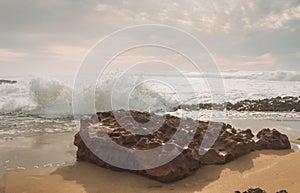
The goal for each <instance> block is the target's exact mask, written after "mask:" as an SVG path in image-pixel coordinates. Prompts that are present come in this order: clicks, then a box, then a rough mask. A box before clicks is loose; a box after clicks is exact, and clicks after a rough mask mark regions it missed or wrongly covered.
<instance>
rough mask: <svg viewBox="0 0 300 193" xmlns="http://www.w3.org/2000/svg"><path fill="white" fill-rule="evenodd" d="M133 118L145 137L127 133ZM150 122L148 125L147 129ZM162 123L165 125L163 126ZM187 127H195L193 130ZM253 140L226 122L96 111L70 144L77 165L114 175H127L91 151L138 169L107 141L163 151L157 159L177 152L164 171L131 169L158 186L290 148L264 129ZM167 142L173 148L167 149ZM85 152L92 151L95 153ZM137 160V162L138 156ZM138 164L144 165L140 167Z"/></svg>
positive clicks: (284, 140)
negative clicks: (92, 166) (206, 167)
mask: <svg viewBox="0 0 300 193" xmlns="http://www.w3.org/2000/svg"><path fill="white" fill-rule="evenodd" d="M129 115H130V116H129ZM115 117H117V118H115ZM132 118H133V119H134V120H135V121H136V122H137V123H141V124H143V125H146V126H147V127H143V128H140V129H143V130H144V131H145V133H147V132H148V134H145V135H143V134H140V133H139V134H134V133H131V132H129V131H128V128H131V127H133V126H134V125H133V124H132V121H131V119H132ZM120 119H122V120H121V122H122V124H121V125H122V126H120V124H119V122H120ZM98 120H99V121H98ZM150 120H151V124H147V123H148V122H149V121H150ZM162 120H163V122H161V121H162ZM126 128H127V129H126ZM191 128H195V129H194V131H192V129H191ZM208 128H209V130H208ZM218 128H219V129H218ZM138 129H139V128H138ZM206 131H207V132H206ZM212 131H215V132H212ZM175 132H176V135H177V136H179V137H177V138H176V140H174V139H173V135H174V134H175ZM149 133H151V134H149ZM215 133H218V134H219V135H218V136H217V139H216V141H215V143H214V145H213V146H212V147H210V148H206V149H205V148H201V149H200V151H199V148H200V146H201V142H202V141H203V139H204V136H205V140H208V141H212V142H213V141H214V139H215V138H216V137H215ZM188 136H189V137H191V141H190V143H189V145H188V146H187V147H181V146H180V145H178V143H179V141H181V140H184V139H187V138H188ZM256 137H257V140H254V139H253V138H254V135H253V134H252V132H251V130H250V129H247V130H236V129H235V128H233V127H232V126H231V125H229V124H225V123H218V122H203V121H195V120H192V119H188V118H182V119H180V118H178V117H175V116H171V115H165V116H160V115H156V114H149V113H145V112H137V111H123V110H120V111H114V112H100V113H97V116H96V115H95V116H92V117H91V118H90V119H85V120H82V121H81V128H80V131H79V132H78V133H77V134H76V135H75V140H74V145H76V146H77V147H78V150H77V160H78V161H87V162H90V163H94V164H96V165H98V166H100V167H104V168H109V169H113V170H118V171H128V170H126V169H122V168H118V167H115V166H112V165H110V164H109V163H112V162H109V161H108V163H107V162H105V161H103V160H101V159H99V158H98V157H97V156H96V155H95V154H94V153H93V152H105V153H107V154H109V159H111V160H114V159H118V160H119V161H121V162H124V163H128V164H130V163H135V164H136V160H133V159H134V158H132V157H131V158H130V159H129V158H128V156H126V151H124V152H120V151H115V150H114V149H112V148H109V146H108V140H110V141H111V140H112V141H114V142H115V143H117V144H118V145H120V146H123V147H126V148H128V149H130V150H132V151H135V150H149V149H153V148H156V147H159V146H162V149H163V151H162V152H161V154H158V155H153V156H155V157H157V159H159V158H160V157H162V156H164V154H166V153H167V154H172V153H174V152H181V153H180V154H179V155H177V154H175V153H174V154H175V155H177V156H176V157H175V159H173V160H172V161H170V162H168V163H166V164H164V165H162V166H159V167H156V168H152V169H146V170H130V171H131V172H135V173H138V174H141V175H144V176H147V177H149V178H151V179H155V180H158V181H160V182H174V181H177V180H180V179H183V178H185V177H187V176H190V175H191V174H193V172H194V171H196V170H197V169H199V168H200V167H201V166H203V165H211V164H224V163H227V162H229V161H231V160H234V159H236V158H238V157H240V156H242V155H245V154H248V153H250V152H252V151H254V150H261V149H290V148H291V145H290V142H289V140H288V137H287V136H286V135H284V134H281V133H280V132H278V131H276V130H275V129H273V130H271V129H263V130H261V131H260V132H259V133H258V134H257V136H256ZM170 141H171V142H170ZM169 142H170V143H171V144H172V145H165V144H166V143H168V144H169ZM88 147H93V152H92V151H91V150H90V149H89V148H88ZM201 147H202V146H201ZM203 151H207V152H206V153H205V154H204V155H202V154H201V153H200V154H199V152H203ZM140 159H141V157H139V160H140ZM145 159H146V158H145ZM145 162H147V160H145ZM139 164H141V165H142V164H143V163H139Z"/></svg>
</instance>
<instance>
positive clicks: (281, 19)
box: [253, 6, 300, 29]
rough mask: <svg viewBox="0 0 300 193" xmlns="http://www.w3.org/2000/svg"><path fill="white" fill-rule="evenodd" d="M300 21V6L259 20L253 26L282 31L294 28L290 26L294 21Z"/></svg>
mask: <svg viewBox="0 0 300 193" xmlns="http://www.w3.org/2000/svg"><path fill="white" fill-rule="evenodd" d="M299 19H300V6H297V7H293V8H288V9H285V10H283V11H282V12H280V13H275V14H273V13H271V14H269V15H267V16H266V17H265V18H263V19H261V20H259V21H258V22H257V24H254V25H253V26H254V27H256V28H265V29H281V28H289V27H292V26H291V25H288V24H289V23H290V22H292V21H296V20H299Z"/></svg>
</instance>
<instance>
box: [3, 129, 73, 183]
mask: <svg viewBox="0 0 300 193" xmlns="http://www.w3.org/2000/svg"><path fill="white" fill-rule="evenodd" d="M74 135H75V132H68V133H54V134H46V133H41V134H39V135H34V136H19V137H2V138H0V177H1V176H2V175H3V173H4V172H5V170H9V169H14V168H24V169H25V168H34V167H35V168H36V167H47V166H60V165H67V164H68V165H69V164H72V163H74V162H75V159H76V158H75V153H76V147H75V146H74V145H73V139H74Z"/></svg>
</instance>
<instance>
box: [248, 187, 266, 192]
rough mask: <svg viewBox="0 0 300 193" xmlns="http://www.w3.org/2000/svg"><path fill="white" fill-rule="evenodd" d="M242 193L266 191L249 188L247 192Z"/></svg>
mask: <svg viewBox="0 0 300 193" xmlns="http://www.w3.org/2000/svg"><path fill="white" fill-rule="evenodd" d="M243 193H266V191H264V190H262V189H260V188H254V189H252V188H250V189H248V190H247V191H244V192H243Z"/></svg>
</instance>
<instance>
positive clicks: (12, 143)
mask: <svg viewBox="0 0 300 193" xmlns="http://www.w3.org/2000/svg"><path fill="white" fill-rule="evenodd" d="M260 121H262V123H263V124H266V125H269V124H270V122H268V121H265V122H264V121H263V120H260ZM226 122H227V121H226ZM232 122H236V123H235V124H233V126H234V127H235V128H240V129H245V128H247V127H248V125H252V127H253V129H251V130H252V131H255V128H260V127H261V126H262V124H260V123H258V122H253V121H251V120H249V121H246V122H245V121H243V120H231V122H229V121H228V123H230V124H232ZM241 123H242V124H241ZM273 126H275V125H271V126H270V128H273ZM283 131H285V132H283V133H286V134H287V135H291V136H293V138H290V142H291V143H292V148H296V147H299V145H300V140H298V138H297V137H299V135H297V134H298V131H297V132H296V133H289V132H290V131H289V130H288V129H287V130H283ZM75 133H76V132H65V133H52V134H51V133H41V134H36V135H33V136H16V137H12V138H7V139H4V138H0V148H1V150H3V151H1V152H0V163H2V166H1V169H0V192H1V193H12V192H14V193H21V192H28V193H35V192H45V193H52V192H58V193H59V192H74V193H76V192H80V193H96V192H105V193H110V192H122V193H123V192H124V193H126V192H128V193H129V192H166V193H167V192H174V193H177V192H180V193H181V192H183V193H185V192H186V193H192V192H193V193H214V192H234V191H236V190H240V191H245V190H247V189H249V188H256V187H260V188H262V189H265V190H266V191H267V192H270V193H272V192H276V191H279V190H281V189H286V190H287V191H288V192H289V193H290V192H292V193H293V192H295V193H298V192H297V191H295V190H299V189H300V186H297V184H295V181H296V182H297V179H300V176H299V174H300V167H297V166H293V164H295V163H296V164H297V160H299V159H300V150H263V151H254V152H252V153H250V154H248V155H245V156H242V157H240V158H238V159H236V160H234V161H231V162H229V163H227V164H224V165H210V166H203V167H202V168H200V169H199V170H198V171H196V172H195V173H194V174H193V175H192V176H190V177H188V178H186V179H183V180H180V181H178V182H175V183H170V184H163V183H159V182H157V181H153V180H150V179H147V178H145V177H143V176H140V175H137V174H133V173H129V172H115V171H110V170H108V169H104V168H100V167H98V166H96V165H92V164H89V163H85V162H76V161H75V159H76V158H75V154H76V147H75V146H74V145H73V139H74V135H75ZM7 160H9V161H8V162H7ZM290 166H291V168H289V167H290ZM8 168H9V170H7V169H8ZM273 171H277V173H276V174H272V172H273ZM4 172H5V173H4ZM2 174H4V175H3V176H2ZM261 175H262V176H264V177H260V176H261ZM277 178H278V179H277ZM257 179H259V180H257ZM280 179H281V180H280ZM276 180H278V182H277V181H276ZM275 181H276V182H275ZM232 182H236V183H235V184H232ZM274 184H276V186H274ZM1 188H2V189H1ZM53 188H54V189H53ZM224 188H225V189H224ZM223 190H224V191H223ZM225 190H226V191H225Z"/></svg>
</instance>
